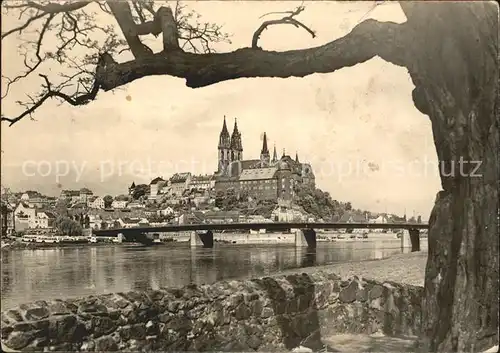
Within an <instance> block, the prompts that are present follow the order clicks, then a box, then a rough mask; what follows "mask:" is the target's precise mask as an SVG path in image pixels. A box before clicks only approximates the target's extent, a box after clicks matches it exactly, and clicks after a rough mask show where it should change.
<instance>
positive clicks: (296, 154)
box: [295, 152, 300, 163]
mask: <svg viewBox="0 0 500 353" xmlns="http://www.w3.org/2000/svg"><path fill="white" fill-rule="evenodd" d="M295 162H296V163H300V162H299V154H298V152H295Z"/></svg>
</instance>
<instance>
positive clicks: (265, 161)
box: [260, 132, 270, 167]
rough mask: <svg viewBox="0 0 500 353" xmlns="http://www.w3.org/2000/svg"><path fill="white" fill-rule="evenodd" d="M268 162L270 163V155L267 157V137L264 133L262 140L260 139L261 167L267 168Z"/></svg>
mask: <svg viewBox="0 0 500 353" xmlns="http://www.w3.org/2000/svg"><path fill="white" fill-rule="evenodd" d="M269 161H270V155H269V149H268V148H267V136H266V133H265V132H264V138H263V139H262V150H261V151H260V162H261V164H262V166H263V167H264V166H265V167H267V166H269Z"/></svg>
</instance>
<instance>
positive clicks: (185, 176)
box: [170, 172, 191, 183]
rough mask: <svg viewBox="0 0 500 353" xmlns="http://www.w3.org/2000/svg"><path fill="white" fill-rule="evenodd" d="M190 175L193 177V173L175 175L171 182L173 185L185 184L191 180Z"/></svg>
mask: <svg viewBox="0 0 500 353" xmlns="http://www.w3.org/2000/svg"><path fill="white" fill-rule="evenodd" d="M190 175H191V173H189V172H187V173H175V174H174V175H172V177H171V178H170V182H171V183H183V182H185V181H186V180H187V179H188V178H189V176H190Z"/></svg>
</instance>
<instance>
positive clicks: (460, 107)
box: [402, 2, 500, 351]
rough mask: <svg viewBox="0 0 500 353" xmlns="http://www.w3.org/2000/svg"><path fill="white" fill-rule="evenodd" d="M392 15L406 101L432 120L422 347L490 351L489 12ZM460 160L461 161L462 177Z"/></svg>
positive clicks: (492, 168)
mask: <svg viewBox="0 0 500 353" xmlns="http://www.w3.org/2000/svg"><path fill="white" fill-rule="evenodd" d="M402 7H403V10H404V11H405V13H406V14H407V17H408V26H409V28H411V29H412V31H413V33H412V32H409V33H408V36H409V37H408V40H409V43H412V44H411V48H408V49H410V50H411V51H412V53H413V55H411V56H410V57H411V58H412V60H410V61H409V62H408V63H407V65H406V66H407V68H408V70H409V72H410V75H411V77H412V79H413V82H414V84H415V86H416V88H415V90H414V92H413V99H414V102H415V105H416V107H417V108H418V109H419V110H420V111H422V113H424V114H427V115H428V116H429V117H430V119H431V121H432V129H433V133H434V141H435V144H436V148H437V152H438V158H439V161H440V162H441V163H442V164H443V168H441V171H440V174H441V180H442V187H443V191H441V192H439V194H438V196H437V198H436V204H435V206H434V209H433V211H432V215H431V218H430V220H429V223H430V231H429V257H428V261H427V268H426V279H425V302H424V325H425V329H426V336H427V339H428V349H429V350H430V351H478V350H479V351H480V350H482V349H485V348H488V347H489V346H492V345H494V344H498V279H499V277H498V245H499V243H498V237H499V235H498V218H497V217H498V207H499V202H498V182H497V179H498V176H499V162H498V152H499V149H500V146H499V131H498V127H499V126H498V116H497V113H498V47H497V46H498V8H497V7H496V5H495V4H492V3H490V4H488V3H479V2H477V3H435V4H432V5H431V4H427V5H426V6H422V5H419V4H416V3H402ZM424 27H425V28H424ZM460 160H463V161H467V162H469V163H468V164H464V165H463V167H462V170H460V164H459V162H460ZM479 162H480V163H481V165H480V167H479V169H478V170H475V169H476V165H477V163H479Z"/></svg>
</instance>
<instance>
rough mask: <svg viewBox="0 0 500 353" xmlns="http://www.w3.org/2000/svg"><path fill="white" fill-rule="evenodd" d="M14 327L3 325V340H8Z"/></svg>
mask: <svg viewBox="0 0 500 353" xmlns="http://www.w3.org/2000/svg"><path fill="white" fill-rule="evenodd" d="M12 330H13V329H12V327H11V326H5V325H2V328H1V332H2V340H4V339H6V338H7V337H8V336H9V334H10V333H11V332H12Z"/></svg>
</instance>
